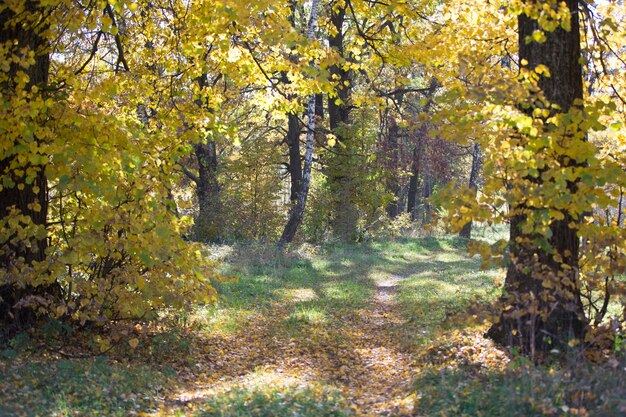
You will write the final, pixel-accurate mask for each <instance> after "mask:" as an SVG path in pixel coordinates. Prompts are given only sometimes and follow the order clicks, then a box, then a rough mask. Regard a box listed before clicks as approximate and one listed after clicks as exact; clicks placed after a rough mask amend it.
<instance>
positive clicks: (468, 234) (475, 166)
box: [459, 143, 482, 239]
mask: <svg viewBox="0 0 626 417" xmlns="http://www.w3.org/2000/svg"><path fill="white" fill-rule="evenodd" d="M481 165H482V161H481V156H480V145H479V144H478V143H475V144H474V151H473V152H472V169H471V170H470V176H469V188H470V189H471V190H472V191H473V192H474V194H476V192H477V191H478V174H479V173H480V167H481ZM459 236H460V237H464V238H467V239H471V238H472V221H471V220H470V221H469V222H467V224H466V225H465V226H463V229H461V232H460V233H459Z"/></svg>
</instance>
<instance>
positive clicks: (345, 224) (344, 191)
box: [328, 4, 358, 241]
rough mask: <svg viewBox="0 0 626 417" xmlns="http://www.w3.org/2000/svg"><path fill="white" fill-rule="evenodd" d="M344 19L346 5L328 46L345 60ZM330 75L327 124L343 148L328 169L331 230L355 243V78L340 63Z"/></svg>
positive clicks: (337, 13)
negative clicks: (351, 103) (352, 136)
mask: <svg viewBox="0 0 626 417" xmlns="http://www.w3.org/2000/svg"><path fill="white" fill-rule="evenodd" d="M345 17H346V5H345V4H344V5H343V6H342V7H340V8H338V9H333V11H332V13H331V19H330V20H331V25H332V26H333V28H334V30H335V32H336V33H335V34H334V35H331V36H329V37H328V44H329V46H330V47H331V48H333V49H334V50H335V51H337V53H338V54H339V55H341V56H342V57H344V58H346V54H345V50H344V28H343V26H344V22H345ZM330 73H331V75H332V77H333V79H336V80H337V91H336V93H337V97H329V98H328V121H329V124H330V129H331V130H332V131H333V133H334V135H335V136H336V138H337V143H338V145H340V146H335V148H334V152H335V155H333V156H332V157H331V159H330V161H329V166H328V179H329V183H330V189H331V192H332V193H333V194H334V198H335V207H334V218H333V222H332V223H333V224H332V227H333V232H334V234H335V236H336V237H337V238H339V239H340V240H343V241H354V240H356V235H357V221H358V212H357V209H356V206H355V204H354V202H353V201H352V198H353V195H354V190H353V188H354V181H353V178H352V172H351V171H352V166H351V164H352V159H353V155H352V152H353V149H352V148H353V147H352V144H351V139H350V134H349V133H348V132H347V130H348V129H349V127H350V108H349V101H350V91H351V88H352V87H351V78H352V76H351V72H350V71H349V70H347V69H346V68H344V66H343V64H341V63H340V64H336V65H333V66H332V67H330Z"/></svg>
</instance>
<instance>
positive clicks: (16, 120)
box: [0, 0, 55, 323]
mask: <svg viewBox="0 0 626 417" xmlns="http://www.w3.org/2000/svg"><path fill="white" fill-rule="evenodd" d="M13 6H15V5H5V6H3V7H2V8H1V9H0V47H2V48H3V50H4V53H3V54H2V55H0V59H1V60H2V62H4V63H6V64H7V65H6V66H3V69H2V72H1V73H0V97H2V98H1V100H2V101H3V102H4V103H5V106H16V107H21V109H20V110H21V111H22V112H26V116H25V115H23V114H20V113H14V114H10V115H9V117H10V119H9V120H10V121H9V123H11V124H14V127H13V128H9V129H6V126H5V127H4V128H2V129H0V135H1V137H2V146H1V147H0V179H1V181H0V184H1V185H0V228H2V229H3V230H7V231H8V230H11V232H12V233H10V234H9V235H6V234H3V235H2V237H0V317H2V318H9V317H12V318H13V319H14V320H15V322H18V323H19V322H20V321H21V319H20V317H19V316H20V315H22V316H24V318H27V316H28V315H29V313H28V312H27V310H24V314H21V313H20V310H19V309H17V308H15V307H16V306H15V304H16V303H17V302H19V301H20V300H21V299H22V298H23V297H26V296H34V295H39V296H41V295H46V294H50V293H51V292H52V291H53V288H54V287H55V286H52V285H40V286H38V287H34V286H32V285H28V284H23V283H20V280H21V275H22V269H23V268H31V267H33V266H34V264H35V263H37V262H42V261H44V260H45V258H46V249H47V246H48V245H47V242H48V240H47V230H46V227H47V226H46V221H47V214H48V184H47V179H46V173H45V169H46V162H47V157H46V156H45V146H46V145H45V138H43V137H41V136H40V134H38V132H37V131H36V130H35V128H34V126H35V125H37V124H40V123H43V120H44V119H45V112H46V110H45V105H43V99H45V97H44V92H45V91H46V87H47V84H48V76H49V70H50V51H49V42H48V39H47V38H46V34H45V32H46V30H47V29H48V26H49V22H48V21H47V20H46V16H48V15H49V14H50V7H49V6H46V5H45V4H41V3H40V2H39V1H30V0H29V1H26V2H24V3H23V9H22V10H19V8H18V9H17V10H14V9H13ZM20 101H21V102H22V104H21V105H20ZM19 126H24V128H23V129H20V128H19ZM25 146H26V147H31V148H33V149H36V150H37V152H41V154H36V155H35V156H34V157H32V158H28V159H26V160H24V159H23V158H21V156H23V155H20V154H19V153H18V152H16V149H17V148H19V147H25ZM11 222H15V223H14V225H15V226H12V227H9V226H8V225H7V223H8V224H11ZM41 281H44V282H45V281H46V280H45V279H42V280H41Z"/></svg>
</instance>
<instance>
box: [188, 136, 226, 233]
mask: <svg viewBox="0 0 626 417" xmlns="http://www.w3.org/2000/svg"><path fill="white" fill-rule="evenodd" d="M194 152H195V155H196V159H197V160H198V176H197V177H195V178H192V179H194V181H195V183H196V195H197V196H198V216H197V217H196V220H195V222H194V228H193V235H194V239H196V240H199V241H215V240H217V239H219V238H220V237H221V222H220V218H219V215H220V213H221V199H220V186H219V183H218V182H217V170H218V158H217V149H216V146H215V142H214V141H213V140H210V139H209V140H207V141H206V142H205V143H197V144H195V145H194Z"/></svg>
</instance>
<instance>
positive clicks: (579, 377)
mask: <svg viewBox="0 0 626 417" xmlns="http://www.w3.org/2000/svg"><path fill="white" fill-rule="evenodd" d="M213 249H214V252H215V254H216V257H217V258H219V259H221V260H223V267H222V268H223V272H224V274H225V275H227V276H233V277H238V279H237V280H232V281H230V282H225V283H220V284H218V289H219V292H220V293H221V294H222V297H221V299H220V301H219V302H218V303H217V304H216V305H212V306H204V307H199V308H196V309H194V310H193V312H192V313H191V314H181V313H180V312H172V313H171V314H170V315H169V317H166V318H165V319H164V320H163V323H161V324H160V325H159V326H155V325H147V326H143V327H139V326H138V327H137V328H135V329H134V331H135V332H136V334H137V335H138V336H137V337H138V338H139V339H140V342H139V345H138V346H137V347H136V348H134V349H132V348H131V347H130V346H128V344H127V343H125V342H120V344H119V346H117V347H116V348H115V349H114V350H112V351H111V352H109V353H108V354H107V355H106V356H97V357H91V358H83V359H76V358H74V359H71V358H67V357H62V356H60V355H59V354H58V353H45V351H42V349H41V348H35V347H34V346H32V345H33V342H32V341H30V339H29V338H28V337H26V336H23V337H21V338H16V339H15V340H13V341H12V344H11V346H10V347H8V348H7V349H5V350H4V351H2V352H0V353H1V356H0V416H5V415H6V416H13V415H16V416H19V415H25V416H31V415H33V416H34V415H46V416H66V415H67V416H70V415H81V416H82V415H117V416H126V415H144V416H155V417H156V416H233V417H234V416H305V417H323V416H413V415H415V416H422V415H423V416H428V415H449V416H454V415H487V416H498V415H502V416H504V415H520V416H521V415H588V414H585V413H587V409H589V408H593V407H596V408H597V409H598V410H605V411H606V412H612V411H611V410H613V411H615V412H618V413H619V411H620V410H621V408H620V407H626V402H625V401H626V400H624V398H626V396H625V395H624V394H626V388H625V387H624V385H625V383H623V382H622V383H618V384H616V383H615V381H616V380H619V378H621V377H620V376H619V375H621V374H619V372H622V371H621V368H619V366H618V367H616V366H612V367H608V368H607V369H604V370H603V372H602V375H603V377H602V378H600V377H597V374H596V373H593V372H592V371H585V370H580V372H578V373H576V372H572V371H571V370H559V369H554V368H550V369H548V368H545V369H544V368H542V369H535V368H532V367H528V366H527V364H525V363H524V361H523V360H522V359H519V358H518V359H514V360H513V361H509V358H508V357H507V356H506V355H505V354H504V352H502V351H500V350H498V349H496V348H495V347H494V346H493V345H492V344H491V343H490V342H489V341H487V340H486V339H484V338H483V336H482V334H483V333H484V331H485V326H486V325H484V324H483V325H481V324H472V322H471V320H467V319H468V318H470V319H471V317H472V315H471V313H470V311H471V310H472V306H474V305H477V304H480V303H484V302H487V301H489V300H492V299H493V298H494V297H496V296H497V294H498V289H497V288H498V285H497V282H498V280H500V279H501V276H502V271H498V270H490V271H481V270H480V267H479V265H480V261H479V260H478V259H476V258H468V257H467V255H466V250H465V242H464V241H461V240H458V239H455V238H441V239H434V238H424V239H399V240H396V241H386V242H374V243H369V244H362V245H335V246H328V247H324V248H318V247H312V246H301V247H299V248H296V249H294V250H293V251H289V252H286V253H285V252H279V251H277V250H276V249H275V248H273V247H267V246H234V247H230V246H220V247H215V248H213ZM468 308H469V309H470V310H468ZM62 331H63V329H61V330H59V329H50V330H49V332H50V333H54V332H57V335H56V336H55V337H56V339H55V340H58V333H62ZM71 337H76V336H70V338H71ZM25 351H26V352H30V353H23V352H25ZM18 352H19V353H18ZM620 366H621V365H620ZM520 372H522V373H523V375H521V374H520ZM581 372H582V373H581ZM584 372H587V373H584ZM520 376H522V377H520ZM605 376H606V378H605ZM622 376H623V375H622ZM613 378H615V379H613ZM622 380H623V378H622ZM568 381H570V383H568ZM594 381H595V382H594ZM600 393H602V395H604V397H603V398H609V400H610V401H606V400H602V401H601V402H600V400H599V398H600ZM607 395H608V397H607ZM601 407H604V408H601ZM624 410H625V411H626V408H624ZM592 415H593V414H592ZM595 415H612V414H595ZM614 415H619V414H614Z"/></svg>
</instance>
